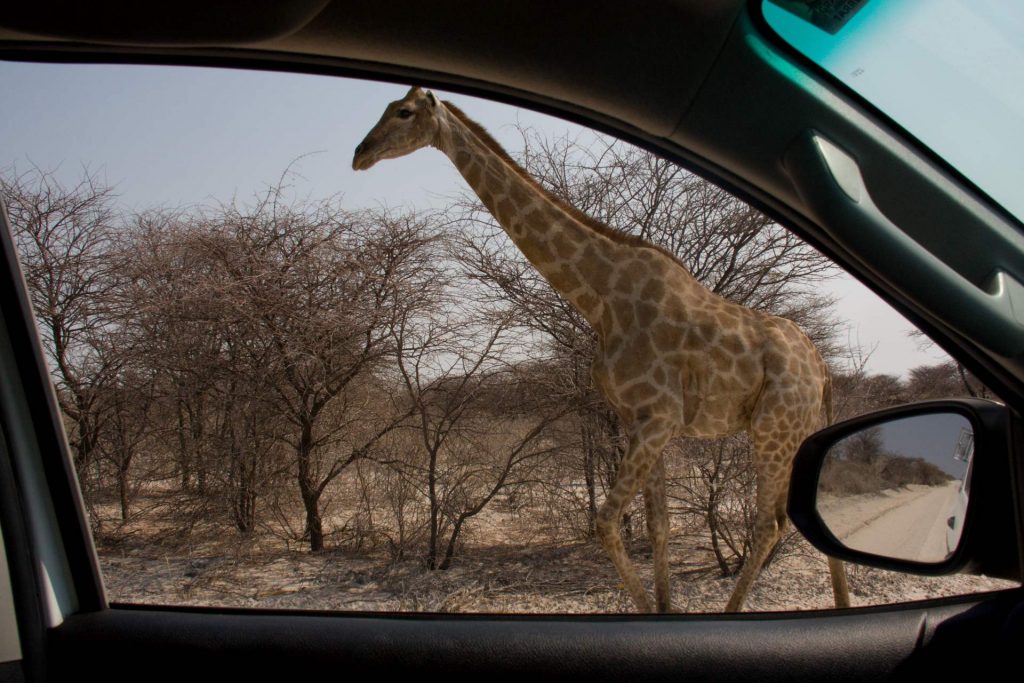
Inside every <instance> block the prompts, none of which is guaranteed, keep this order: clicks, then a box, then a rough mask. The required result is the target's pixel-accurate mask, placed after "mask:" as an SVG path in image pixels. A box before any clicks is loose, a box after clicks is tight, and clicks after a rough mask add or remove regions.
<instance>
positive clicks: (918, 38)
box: [763, 0, 1024, 219]
mask: <svg viewBox="0 0 1024 683" xmlns="http://www.w3.org/2000/svg"><path fill="white" fill-rule="evenodd" d="M763 9H764V16H765V19H766V20H767V21H768V23H769V25H770V26H771V27H772V28H773V29H775V30H776V31H777V32H778V33H779V35H780V36H782V38H784V39H785V40H786V41H787V42H789V43H790V44H791V45H793V47H795V48H797V49H798V50H800V51H801V52H802V53H803V54H804V55H806V56H807V57H809V58H810V59H812V60H814V61H815V62H817V63H818V64H819V65H820V66H822V67H823V68H825V69H826V70H827V71H829V72H830V73H831V74H832V75H833V76H835V77H836V78H838V79H839V80H840V81H842V82H843V83H844V84H846V85H847V86H849V87H850V88H852V89H854V90H855V91H856V92H857V93H859V94H860V95H862V96H863V97H865V98H866V99H867V100H869V101H870V102H871V103H872V104H874V105H875V106H876V107H878V108H879V109H881V110H882V111H884V112H885V113H886V114H887V115H889V116H890V117H891V118H892V119H894V120H895V121H896V122H897V123H899V124H900V125H901V126H903V127H904V128H906V129H907V130H908V131H909V132H910V133H912V134H913V135H915V136H916V137H917V138H918V139H919V140H920V141H921V142H922V143H924V144H925V145H927V146H928V147H930V148H931V149H932V150H933V151H935V152H936V153H937V154H939V155H940V156H942V157H944V158H945V159H946V161H948V162H949V163H950V164H952V165H953V166H954V167H956V168H957V170H959V171H960V172H961V173H963V174H964V175H966V176H967V177H968V178H970V179H971V180H972V181H973V182H974V183H975V184H977V185H978V186H979V187H980V188H981V189H982V190H984V191H985V192H987V193H988V194H989V196H991V197H992V198H993V199H995V200H996V201H997V202H999V203H1000V204H1002V205H1003V207H1004V208H1006V209H1007V210H1009V211H1010V212H1011V213H1013V214H1014V215H1015V216H1016V217H1017V218H1018V219H1020V218H1022V217H1024V194H1022V193H1021V192H1020V187H1021V184H1022V179H1024V173H1022V171H1021V159H1022V158H1024V135H1022V134H1021V125H1022V123H1024V88H1022V87H1021V83H1022V82H1024V43H1022V42H1021V37H1022V36H1024V4H1022V3H1018V2H1006V1H1005V0H928V1H927V2H924V1H923V0H862V1H859V2H858V1H856V0H844V1H842V2H837V1H836V0H809V1H798V2H794V1H791V0H765V3H764V6H763Z"/></svg>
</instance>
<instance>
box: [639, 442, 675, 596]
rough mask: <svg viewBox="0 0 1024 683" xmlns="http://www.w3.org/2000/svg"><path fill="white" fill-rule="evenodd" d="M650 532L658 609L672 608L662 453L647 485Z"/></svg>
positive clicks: (652, 468) (666, 505)
mask: <svg viewBox="0 0 1024 683" xmlns="http://www.w3.org/2000/svg"><path fill="white" fill-rule="evenodd" d="M644 506H645V508H646V511H647V533H648V536H649V537H650V539H651V549H652V553H653V555H654V599H655V602H656V603H657V608H658V611H659V612H669V611H671V610H672V584H671V579H670V577H669V573H668V533H669V519H668V502H667V500H666V497H665V458H664V457H663V456H659V457H658V458H657V459H656V460H655V462H654V465H653V466H652V467H651V473H650V474H649V475H648V476H647V483H645V484H644Z"/></svg>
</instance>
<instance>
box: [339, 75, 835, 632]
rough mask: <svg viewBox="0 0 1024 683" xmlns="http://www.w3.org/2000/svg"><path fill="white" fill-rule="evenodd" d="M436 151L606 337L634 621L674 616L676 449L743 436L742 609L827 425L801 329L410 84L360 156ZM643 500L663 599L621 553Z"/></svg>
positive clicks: (607, 508)
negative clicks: (746, 508)
mask: <svg viewBox="0 0 1024 683" xmlns="http://www.w3.org/2000/svg"><path fill="white" fill-rule="evenodd" d="M428 146H431V147H435V148H436V149H438V150H440V151H441V152H443V153H444V154H445V155H447V156H448V158H449V159H450V160H451V161H452V162H453V163H454V164H455V167H456V168H457V169H458V171H459V173H460V174H461V175H462V176H463V178H465V180H466V182H468V183H469V185H470V187H471V188H472V189H473V191H474V192H475V193H476V194H477V196H478V197H479V198H480V200H481V201H482V202H483V204H484V206H486V207H487V209H488V210H489V211H490V212H491V214H492V215H494V217H495V218H496V219H497V221H498V223H499V224H500V225H501V227H502V229H503V230H504V231H505V232H506V233H507V234H508V235H509V237H510V238H511V239H512V241H513V242H514V243H515V245H516V246H517V247H518V248H519V249H520V251H522V252H523V254H524V255H525V256H526V258H527V260H529V261H530V263H531V264H532V265H533V266H534V267H535V268H536V269H537V270H538V271H539V272H540V273H541V275H542V276H543V277H544V278H545V279H546V280H547V281H548V282H549V283H550V284H551V286H553V287H554V288H555V289H556V290H557V291H558V292H559V293H560V294H561V295H562V296H563V297H565V299H566V300H568V301H569V302H570V303H571V304H572V305H573V306H574V307H575V308H576V309H578V310H579V312H580V313H581V314H582V315H583V317H584V318H586V320H587V322H588V323H589V324H590V325H591V326H592V328H593V330H594V332H595V333H596V335H597V338H598V342H599V343H598V349H597V352H596V353H595V358H594V361H593V367H592V374H593V378H594V382H595V385H596V386H597V387H598V389H599V390H600V391H601V393H602V394H603V395H604V397H605V399H606V400H607V401H608V403H609V404H610V405H611V406H612V408H613V409H614V410H615V412H616V413H617V414H618V416H619V417H620V419H621V420H622V424H623V425H624V427H625V431H626V434H627V436H628V439H629V445H628V448H627V450H626V454H625V456H624V457H623V459H622V462H621V464H620V466H619V471H618V475H617V477H616V480H615V482H614V484H613V485H612V488H611V490H610V491H609V493H608V495H607V496H606V499H605V501H604V503H603V504H602V505H601V507H600V510H599V512H598V519H597V532H598V536H599V538H600V540H601V543H602V545H603V546H604V548H605V550H606V551H607V553H608V555H609V556H610V557H611V560H612V563H613V564H614V565H615V568H616V569H617V571H618V573H619V577H620V578H621V580H622V585H623V587H624V588H625V589H626V591H627V592H628V593H629V595H630V596H631V598H632V600H633V602H634V604H635V605H636V607H637V609H638V610H640V611H642V612H650V611H654V609H655V608H656V609H657V611H659V612H667V611H670V610H671V587H670V579H669V568H668V540H667V539H668V531H669V524H668V512H667V504H666V498H665V466H664V460H663V454H662V451H663V449H664V447H665V445H666V444H667V443H668V441H669V440H670V439H671V438H673V437H676V436H690V437H702V438H718V437H722V436H727V435H730V434H734V433H737V432H740V431H744V430H746V431H748V432H749V433H750V435H751V439H752V442H753V445H754V451H753V464H754V468H755V471H756V474H757V488H756V491H757V492H756V517H755V523H754V532H753V539H752V548H751V549H750V551H749V554H748V556H747V558H746V561H745V562H744V565H743V568H742V570H741V571H740V575H739V578H738V579H737V582H736V585H735V587H734V589H733V592H732V595H731V597H730V598H729V602H728V604H727V605H726V611H730V612H734V611H739V610H740V609H741V608H742V606H743V603H744V600H745V599H746V596H747V594H748V592H749V590H750V587H751V584H752V583H753V581H754V579H755V578H756V577H757V575H758V573H759V571H760V569H761V566H762V564H763V563H764V561H765V559H766V558H767V556H768V554H769V553H770V551H771V550H772V548H773V547H774V546H775V544H776V543H777V541H778V539H779V538H780V536H781V534H782V531H783V529H784V527H785V525H786V523H787V517H786V497H787V494H788V489H789V476H790V470H791V466H792V461H793V457H794V455H795V453H796V450H797V447H798V446H799V445H800V443H801V442H802V441H803V439H804V438H805V437H806V436H808V435H809V434H810V433H812V432H813V431H815V430H816V429H818V428H819V426H820V420H821V417H822V414H823V412H824V413H826V417H827V419H828V420H829V421H831V415H830V413H831V381H830V376H829V371H828V367H827V366H826V364H825V362H824V361H823V360H822V358H821V356H820V355H819V354H818V351H817V349H816V348H815V347H814V344H813V343H812V342H811V341H810V340H809V339H808V338H807V337H806V336H805V335H804V334H803V332H801V331H800V329H799V328H798V327H797V325H796V324H795V323H793V322H791V321H789V320H786V319H784V318H778V317H775V316H771V315H768V314H766V313H762V312H758V311H754V310H751V309H748V308H745V307H743V306H740V305H738V304H735V303H732V302H730V301H727V300H726V299H724V298H722V297H719V296H718V295H716V294H714V293H712V292H711V291H709V290H708V289H707V288H705V287H704V286H703V285H701V284H700V283H699V282H698V281H697V280H696V279H695V278H694V277H693V276H692V275H690V273H689V272H688V271H687V269H686V268H685V267H684V266H683V265H682V264H681V263H680V262H679V261H678V260H676V259H675V257H674V256H672V255H671V254H670V253H669V252H667V251H665V250H663V249H661V248H659V247H656V246H654V245H652V244H650V243H648V242H645V241H644V240H641V239H639V238H636V237H633V236H629V235H626V234H623V233H620V232H618V231H616V230H613V229H612V228H609V227H608V226H605V225H603V224H601V223H599V222H597V221H595V220H593V219H591V218H589V217H588V216H586V215H585V214H584V213H583V212H581V211H579V210H577V209H575V208H573V207H572V206H570V205H568V204H567V203H565V202H563V201H561V200H560V199H558V198H556V197H555V196H554V195H552V194H550V193H549V192H547V191H546V190H544V189H543V188H542V187H541V186H540V185H539V184H538V183H537V182H536V181H535V180H533V179H532V178H531V177H530V176H529V174H528V173H527V172H526V171H525V170H524V169H523V168H522V167H520V166H519V165H518V164H516V162H515V161H514V160H513V159H512V158H511V157H510V156H509V155H508V154H507V153H506V152H505V151H504V150H503V149H502V148H501V146H500V145H499V144H498V143H497V142H496V141H495V140H494V139H493V138H492V137H491V136H490V135H489V134H488V133H487V132H486V131H485V130H484V129H483V128H482V127H481V126H480V125H479V124H477V123H475V122H474V121H472V120H471V119H469V118H468V117H467V116H466V115H465V114H463V113H462V112H461V111H460V110H459V109H458V108H457V107H455V106H454V105H452V104H451V103H449V102H442V101H441V100H439V99H438V98H437V97H435V96H434V94H433V93H431V92H429V91H425V90H422V89H420V88H418V87H413V88H411V89H410V90H409V92H408V93H407V94H406V95H405V97H403V98H402V99H400V100H396V101H395V102H392V103H390V104H389V105H388V106H387V108H386V109H385V111H384V114H383V115H382V116H381V119H380V121H378V123H377V124H376V126H374V128H373V129H372V130H371V131H370V132H369V133H368V134H367V135H366V137H365V138H364V139H363V141H362V142H361V143H360V144H359V145H358V146H357V147H356V149H355V155H354V157H353V159H352V168H353V169H354V170H366V169H369V168H370V167H371V166H373V165H374V164H376V163H377V162H378V161H380V160H382V159H393V158H396V157H400V156H404V155H406V154H409V153H411V152H413V151H415V150H417V149H420V148H422V147H428ZM641 488H642V490H643V494H644V503H645V508H646V512H647V525H648V532H649V534H650V537H651V545H652V548H653V556H654V597H655V601H654V604H652V602H651V600H650V596H649V595H648V593H647V591H646V589H645V588H644V587H643V585H642V584H641V582H640V579H639V577H638V575H637V572H636V570H635V568H634V567H633V564H632V563H631V561H630V560H629V557H628V555H627V554H626V551H625V547H624V545H623V542H622V535H621V529H620V526H621V520H622V514H623V510H624V508H625V506H626V505H627V504H628V503H629V502H630V501H631V500H632V499H633V498H634V497H635V496H636V495H637V493H638V491H640V490H641ZM828 564H829V570H830V573H831V576H832V588H833V594H834V597H835V603H836V606H837V607H845V606H848V605H849V593H848V589H847V585H846V576H845V572H844V569H843V565H842V564H841V563H840V562H839V561H838V560H834V559H832V558H829V561H828Z"/></svg>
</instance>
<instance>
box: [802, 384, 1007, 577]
mask: <svg viewBox="0 0 1024 683" xmlns="http://www.w3.org/2000/svg"><path fill="white" fill-rule="evenodd" d="M1011 440H1012V437H1011V415H1010V411H1009V410H1008V409H1007V408H1006V407H1005V406H1004V405H1002V404H1000V403H996V402H994V401H986V400H980V399H957V400H944V401H928V402H922V403H915V404H911V405H905V406H899V407H896V408H890V409H887V410H883V411H879V412H875V413H870V414H868V415H863V416H860V417H857V418H854V419H852V420H847V421H846V422H842V423H839V424H836V425H833V426H831V427H828V428H826V429H823V430H821V431H820V432H817V433H815V434H813V435H811V436H810V437H809V438H808V439H807V440H806V441H805V442H804V443H803V445H802V446H801V447H800V450H799V451H798V452H797V455H796V459H795V461H794V464H793V477H792V481H791V485H790V493H789V516H790V518H791V519H792V520H793V523H794V525H796V527H797V529H799V530H800V532H801V533H803V535H804V536H805V537H806V538H807V539H808V541H810V542H811V544H812V545H814V546H815V547H816V548H818V549H819V550H821V551H822V552H824V553H826V554H828V555H831V556H833V557H837V558H840V559H842V560H846V561H850V562H856V563H859V564H865V565H871V566H876V567H882V568H885V569H895V570H899V571H906V572H913V573H918V574H932V575H936V574H953V573H957V572H966V573H976V574H986V575H989V576H997V577H1001V578H1009V579H1017V580H1019V579H1020V578H1021V560H1020V549H1019V547H1018V538H1019V536H1018V533H1017V520H1018V519H1019V514H1018V511H1017V509H1016V496H1015V491H1014V485H1013V483H1012V482H1013V481H1014V478H1013V476H1012V475H1013V472H1012V468H1013V463H1012V461H1011V458H1010V455H1011V452H1010V444H1011Z"/></svg>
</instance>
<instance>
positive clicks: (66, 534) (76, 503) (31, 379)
mask: <svg viewBox="0 0 1024 683" xmlns="http://www.w3.org/2000/svg"><path fill="white" fill-rule="evenodd" d="M35 56H36V57H38V56H40V55H38V54H36V55H35ZM80 56H81V55H76V56H75V57H76V58H78V57H80ZM95 58H96V55H95V54H93V56H92V57H91V59H95ZM85 59H90V57H88V56H86V57H85ZM110 59H111V61H114V60H121V59H124V57H123V56H115V57H112V58H110ZM128 59H129V60H131V61H135V60H138V59H139V56H137V55H135V56H131V57H129V58H128ZM160 59H162V60H164V61H167V62H170V61H174V60H180V59H182V58H181V57H174V56H170V57H163V58H157V61H159V60H160ZM83 61H84V60H83ZM183 61H184V60H183ZM211 61H213V62H216V61H217V60H215V59H212V60H211ZM244 61H245V60H244V58H243V60H242V62H244ZM232 63H233V64H238V62H232ZM265 65H275V62H273V61H270V62H267V63H266V64H265ZM276 67H277V68H282V69H283V68H286V67H284V66H283V65H282V64H276ZM333 71H334V70H332V72H333ZM385 75H389V76H394V74H393V73H390V72H389V73H387V74H385ZM378 77H379V75H378ZM400 79H402V76H401V75H399V76H394V78H393V80H400ZM446 87H452V86H451V85H447V86H446ZM453 89H460V88H458V87H455V88H453ZM461 89H462V90H467V89H469V88H465V87H463V88H461ZM480 92H482V90H478V89H474V94H479V93H480ZM505 99H512V98H511V96H509V95H506V96H505ZM530 106H534V105H533V103H531V104H530ZM588 125H592V124H591V123H588ZM604 125H605V126H606V125H607V124H604ZM616 135H617V137H622V133H621V131H620V132H617V133H616ZM631 137H634V139H636V138H635V133H634V136H631ZM627 139H628V138H627ZM643 146H645V147H647V148H650V144H644V145H643ZM659 147H660V145H659ZM674 156H678V154H677V155H674ZM670 158H671V157H670ZM691 163H692V160H691ZM707 174H710V175H712V176H717V175H718V174H717V173H716V172H715V171H713V170H712V171H707V169H705V173H701V175H707ZM723 175H731V174H723ZM722 182H723V183H724V184H725V186H726V187H730V186H731V185H732V183H729V182H726V181H725V180H723V181H722ZM745 194H749V193H748V192H744V191H743V190H742V189H741V191H740V192H739V196H741V197H742V196H743V195H745ZM755 201H756V199H755ZM757 204H762V205H763V203H762V202H760V201H756V204H755V205H757ZM771 213H772V214H775V216H776V217H777V216H778V215H779V212H778V211H771ZM790 222H791V221H783V223H784V224H787V227H788V223H790ZM792 222H796V223H798V222H799V221H792ZM797 232H798V234H800V233H801V232H802V231H801V230H797ZM4 239H5V240H6V239H7V238H6V237H5V238H4ZM811 243H812V244H813V243H814V242H813V241H811ZM833 258H834V260H837V261H839V259H836V258H835V257H833ZM7 267H8V272H17V271H16V270H13V271H12V270H10V268H11V264H10V262H9V261H8V263H7ZM12 282H13V289H8V290H7V291H8V292H9V293H10V292H12V291H13V292H17V291H18V288H19V287H23V284H20V283H18V282H17V281H16V280H12ZM23 294H24V292H23V291H22V292H18V296H20V297H21V301H20V302H17V301H16V298H17V297H16V296H13V295H11V294H8V295H6V296H4V297H3V301H4V306H5V310H4V315H5V319H8V320H10V319H18V318H20V319H21V320H22V321H23V322H26V321H27V322H28V323H31V317H27V316H26V313H27V311H26V309H25V306H24V302H25V301H26V300H27V299H25V298H24V296H23ZM15 309H19V310H18V311H17V312H15ZM9 314H10V315H12V316H13V318H7V316H8V315H9ZM29 316H30V313H29ZM28 327H29V328H30V331H29V332H28V333H27V336H26V334H25V333H22V332H21V331H19V333H21V336H22V337H23V339H21V340H13V339H12V344H19V345H20V346H21V348H22V349H25V348H29V347H32V348H33V351H32V352H31V357H32V358H33V362H31V363H29V364H28V365H29V366H34V367H22V368H19V371H20V372H21V376H22V377H24V378H26V381H25V383H24V387H23V388H24V393H25V400H26V401H27V404H28V405H30V406H31V411H32V423H33V424H34V425H36V429H35V433H36V434H37V435H39V436H40V440H41V441H44V442H45V444H44V445H43V446H42V447H41V449H40V450H43V451H47V453H48V455H47V456H44V464H43V469H44V471H45V480H46V482H47V484H48V485H47V491H46V495H47V496H48V497H50V498H51V502H52V504H53V505H54V507H55V509H56V510H57V511H58V514H57V515H56V516H57V517H58V521H59V523H60V532H59V533H60V535H61V536H62V537H63V541H62V542H61V547H63V548H64V550H65V552H67V555H68V557H67V561H68V564H69V567H70V568H71V579H70V581H71V583H72V584H73V590H74V593H75V595H76V597H77V600H78V605H77V607H76V608H75V609H74V610H73V612H71V613H66V614H63V615H62V616H63V617H68V616H71V615H72V614H88V613H99V614H102V613H103V612H109V611H110V610H111V609H114V610H120V612H121V613H122V614H127V613H134V614H139V613H141V612H143V611H146V612H155V613H163V614H168V615H175V614H177V615H180V616H187V615H207V616H210V617H213V616H215V615H216V614H223V613H224V612H225V611H224V610H221V611H216V612H210V611H204V610H201V609H189V608H173V607H165V608H146V609H145V610H142V609H139V608H134V607H133V608H128V607H125V606H118V607H115V608H111V607H109V606H108V605H107V603H106V599H105V596H104V594H103V588H102V581H101V580H100V578H99V574H98V569H97V565H96V558H95V554H94V551H93V550H92V547H91V538H90V534H89V529H88V524H87V523H86V522H85V519H84V514H83V512H82V510H83V508H82V505H81V498H80V496H79V495H77V494H76V491H77V488H76V485H75V476H74V473H73V470H71V469H70V468H69V467H68V464H69V463H70V457H69V454H68V452H67V447H66V444H62V443H61V442H62V441H63V437H62V436H61V435H60V434H59V432H58V431H57V428H59V421H58V420H57V419H55V412H54V410H55V402H54V400H53V397H52V391H53V389H52V385H50V386H49V389H48V390H46V389H42V388H40V387H43V386H46V385H49V380H48V375H47V373H46V371H45V362H44V361H42V358H41V355H40V353H39V351H38V349H39V345H38V339H35V340H34V342H33V340H32V339H31V334H32V332H31V330H34V327H33V326H32V325H28ZM33 344H34V346H33ZM41 361H42V362H41ZM47 391H49V392H50V393H49V394H47ZM44 406H45V408H44ZM47 449H49V450H47ZM1016 455H1017V458H1018V460H1019V456H1020V452H1019V449H1018V450H1017V452H1016ZM38 493H39V492H38V491H31V490H30V489H29V488H28V487H23V489H22V492H21V493H20V494H19V495H20V496H24V495H34V494H38ZM12 499H13V498H12ZM13 514H15V513H11V512H5V513H4V520H5V527H4V531H5V533H6V532H7V531H8V525H9V524H10V523H9V522H7V520H9V519H10V517H11V516H12V515H13ZM26 526H28V525H26ZM12 528H13V527H12ZM5 538H6V536H5ZM76 538H77V539H79V540H76ZM8 541H9V542H10V539H8ZM18 564H19V566H20V569H17V570H15V569H12V571H13V572H16V573H17V572H19V571H20V572H21V573H22V574H24V575H26V576H31V577H32V579H31V580H32V582H33V583H35V582H38V581H39V576H38V574H37V572H35V571H33V570H32V569H31V568H29V569H28V571H25V569H26V568H25V567H24V566H23V563H18ZM12 566H13V564H12ZM19 585H20V584H19ZM37 590H38V586H36V590H34V591H33V593H34V592H36V591H37ZM19 591H20V588H19ZM1003 597H1006V596H1003ZM984 601H985V598H984V596H959V597H958V598H947V599H942V600H940V601H938V602H935V603H927V604H925V605H922V604H920V603H912V604H911V606H910V607H899V608H896V609H893V610H889V612H892V613H894V614H904V615H906V614H914V613H917V612H918V611H924V610H927V609H929V608H935V609H938V610H940V611H942V610H946V611H947V612H956V613H957V614H959V613H962V612H963V611H967V610H970V609H974V608H975V607H976V606H977V605H979V604H982V603H983V602H984ZM957 610H959V611H957ZM42 611H43V610H40V612H42ZM227 612H230V611H227ZM869 612H870V611H869ZM870 613H871V614H875V613H877V610H876V611H875V612H870ZM232 614H234V613H232ZM251 616H253V617H257V616H261V615H260V614H259V613H255V614H252V615H251ZM262 616H267V615H262ZM280 616H281V617H282V623H286V622H287V620H288V619H291V618H299V617H300V616H306V615H297V614H283V615H280ZM314 616H318V617H320V616H324V615H314ZM854 616H855V615H838V616H837V615H831V614H821V613H814V614H804V615H797V616H793V617H792V618H793V619H797V620H806V621H809V622H813V621H815V620H819V619H821V620H825V621H829V622H830V623H834V622H833V620H832V618H833V617H835V618H837V619H847V618H851V617H854ZM348 617H352V618H354V619H356V620H366V619H380V617H381V615H379V614H374V615H352V614H338V615H335V614H332V615H331V618H334V619H342V618H348ZM716 617H717V615H716ZM19 618H21V616H19ZM777 618H778V616H777V615H776V616H770V615H769V616H765V615H763V614H759V615H738V616H732V617H727V616H722V617H721V618H720V619H714V618H712V619H703V618H694V617H687V618H683V619H682V621H683V622H686V623H690V624H693V625H695V626H696V627H697V628H698V632H699V629H700V627H701V625H704V626H708V627H709V628H710V627H711V625H712V624H717V623H719V622H728V623H745V622H750V623H771V622H773V620H776V619H777ZM446 619H448V618H446ZM672 619H674V618H672ZM394 620H395V619H394V618H393V619H392V621H394ZM403 620H406V621H410V622H413V623H415V624H417V625H418V626H419V627H426V624H428V623H431V622H430V620H429V619H418V618H413V617H409V616H408V615H402V616H400V617H399V618H397V621H399V622H401V621H403ZM460 620H464V621H466V622H468V623H481V620H480V619H473V618H472V617H466V618H464V619H455V621H460ZM670 620H671V619H670ZM39 621H40V622H42V621H43V620H42V619H40V620H39ZM549 621H550V620H549V619H545V618H538V619H536V620H531V619H525V620H524V619H517V618H515V617H509V618H508V619H503V618H502V619H497V622H498V623H499V625H500V624H503V623H509V622H512V623H530V622H534V623H535V624H537V623H548V622H549ZM553 621H554V622H555V623H559V624H566V623H569V622H573V621H578V620H572V619H558V618H556V619H554V620H553ZM583 621H594V622H597V623H604V624H608V623H611V624H616V623H620V622H616V621H615V620H605V619H594V618H585V619H583ZM625 621H628V622H630V623H636V621H635V619H633V618H625ZM51 622H52V617H51ZM362 623H366V622H365V621H363V622H362ZM652 623H655V624H658V623H665V622H659V621H655V622H652ZM822 623H824V621H823V622H822ZM861 623H871V622H870V621H869V620H865V621H862V622H861ZM56 626H57V624H54V623H51V624H50V627H51V628H52V627H56ZM585 626H586V624H584V625H583V627H585ZM23 628H29V629H30V630H34V627H32V626H31V625H30V626H28V627H25V626H24V625H23ZM468 630H469V631H472V629H468ZM584 630H585V628H584Z"/></svg>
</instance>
